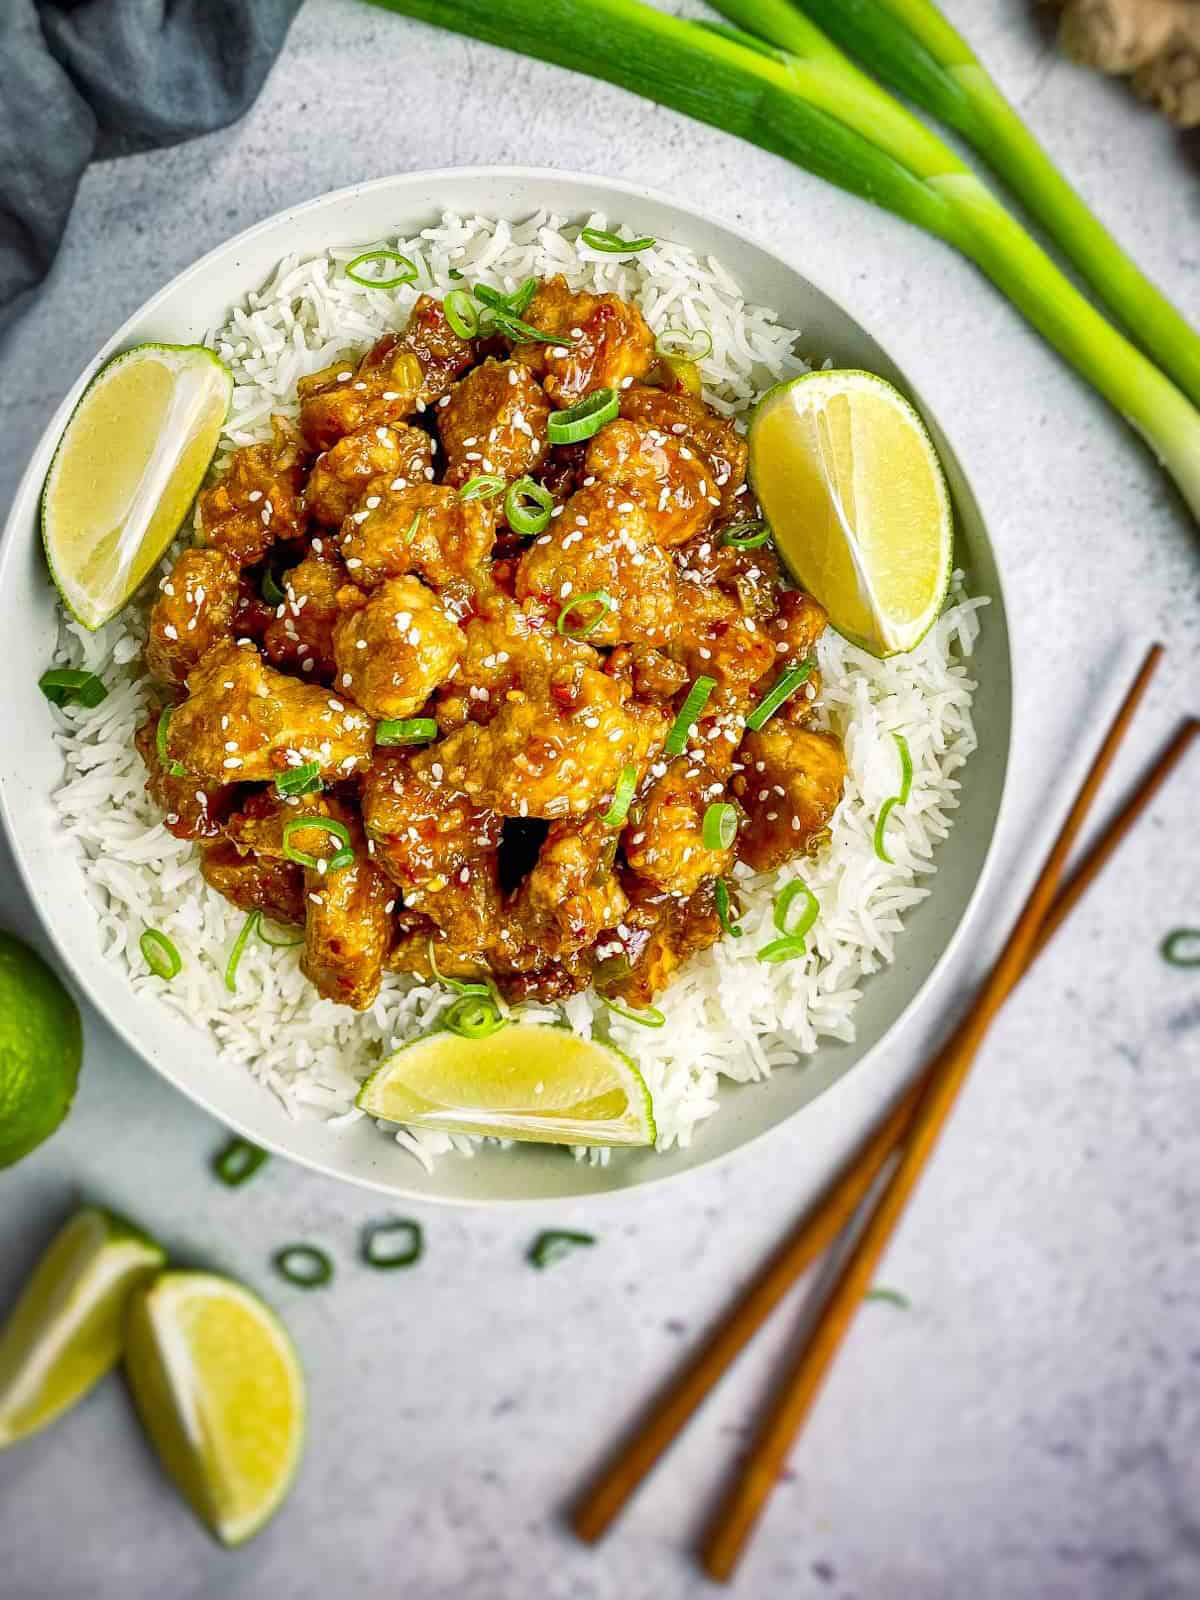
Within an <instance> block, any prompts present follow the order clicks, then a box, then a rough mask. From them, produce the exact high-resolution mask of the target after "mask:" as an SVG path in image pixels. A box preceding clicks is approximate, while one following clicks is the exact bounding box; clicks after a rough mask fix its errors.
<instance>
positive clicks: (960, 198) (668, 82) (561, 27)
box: [382, 0, 1200, 516]
mask: <svg viewBox="0 0 1200 1600" xmlns="http://www.w3.org/2000/svg"><path fill="white" fill-rule="evenodd" d="M382 3H385V4H386V5H387V6H388V7H389V9H391V10H393V11H398V12H401V13H403V14H404V15H406V16H410V17H417V18H420V19H421V20H423V21H425V22H431V23H434V24H438V25H441V26H443V27H449V28H454V29H456V30H457V31H458V32H459V33H464V34H467V35H469V36H471V37H474V38H479V39H483V40H486V41H487V42H489V43H492V44H500V45H504V46H506V47H507V48H509V49H511V50H518V51H522V52H524V53H525V54H527V55H533V56H538V57H540V58H542V59H544V60H549V61H552V62H554V63H555V64H556V65H557V66H560V67H566V68H573V69H574V70H576V71H579V72H585V73H590V74H591V75H592V76H593V77H600V78H606V79H608V80H609V81H611V82H614V83H616V84H618V85H620V86H621V87H623V88H625V89H628V90H631V91H633V92H634V93H637V94H642V95H644V96H646V97H647V98H649V99H651V100H653V101H655V102H657V103H658V104H659V105H664V106H669V107H671V108H672V109H674V110H676V111H682V112H684V113H685V114H687V115H690V116H693V117H697V118H699V119H700V120H701V121H704V122H709V123H714V124H715V125H716V126H718V127H721V128H724V129H725V131H726V132H728V133H733V134H736V135H738V136H740V137H741V138H745V139H749V140H751V141H753V142H755V143H757V144H760V145H762V146H763V147H764V148H766V149H768V150H769V151H771V152H772V153H773V154H775V155H781V156H784V157H785V158H788V159H790V160H793V161H795V162H798V163H799V164H800V165H801V166H804V167H807V168H808V169H809V170H810V171H812V172H814V173H816V174H817V176H818V177H822V178H825V179H827V180H828V181H830V182H833V183H837V184H840V185H841V187H842V188H844V189H849V190H850V191H851V192H853V193H855V194H858V195H860V196H862V197H863V198H865V199H868V200H871V201H872V202H873V203H874V204H876V205H883V206H886V207H888V208H890V209H891V210H892V211H894V212H896V213H897V214H898V215H899V216H902V217H904V218H906V219H907V220H908V221H909V222H913V223H915V224H917V225H919V226H921V227H924V228H925V229H927V230H928V231H929V232H930V233H932V234H934V235H935V236H937V237H938V238H940V239H942V240H944V241H946V242H947V243H948V244H951V245H953V246H955V247H956V248H958V249H959V250H961V251H962V252H963V253H964V254H965V255H967V256H968V257H969V258H970V259H971V260H973V261H974V262H975V263H976V264H977V265H978V266H979V267H980V268H981V269H982V270H983V271H984V272H986V273H987V274H988V275H989V276H990V277H991V278H992V280H993V282H994V283H996V284H997V285H998V286H999V288H1000V289H1001V290H1002V291H1003V292H1004V293H1005V294H1006V295H1007V296H1008V297H1009V299H1010V300H1011V301H1012V302H1013V304H1014V305H1015V306H1016V307H1017V308H1018V309H1020V310H1021V311H1023V312H1024V314H1025V316H1026V317H1027V318H1028V319H1029V320H1030V321H1031V322H1032V323H1033V324H1034V325H1035V326H1036V327H1037V328H1038V330H1039V331H1040V332H1041V333H1042V334H1043V336H1044V337H1045V338H1047V339H1048V340H1049V341H1050V342H1051V343H1052V344H1053V345H1054V346H1055V347H1056V348H1057V349H1058V350H1059V351H1060V352H1061V353H1062V354H1063V355H1064V356H1065V357H1066V359H1068V360H1069V361H1071V362H1073V363H1074V365H1075V366H1076V367H1077V369H1078V370H1079V371H1080V372H1081V373H1082V374H1083V375H1084V377H1086V378H1087V379H1088V380H1089V381H1090V382H1091V383H1093V384H1094V385H1095V386H1096V388H1097V389H1098V390H1099V391H1100V393H1101V394H1103V395H1104V396H1105V397H1106V399H1108V400H1109V401H1110V402H1111V403H1112V405H1113V406H1114V407H1116V409H1117V410H1118V411H1119V412H1121V413H1122V414H1123V415H1124V416H1125V417H1127V418H1128V420H1129V421H1130V422H1131V423H1132V424H1133V425H1134V426H1135V427H1136V428H1137V429H1138V430H1139V431H1140V432H1141V434H1142V435H1143V437H1144V438H1145V439H1146V441H1147V442H1148V444H1149V446H1150V448H1151V450H1153V451H1154V452H1155V454H1156V455H1157V456H1158V458H1159V459H1160V460H1161V461H1162V462H1163V463H1164V464H1165V465H1166V467H1167V470H1168V471H1170V472H1171V473H1172V475H1173V476H1174V477H1175V479H1176V481H1177V482H1178V484H1179V486H1180V489H1181V491H1182V493H1183V495H1184V497H1185V499H1186V500H1187V502H1188V504H1189V506H1190V507H1191V509H1192V512H1193V514H1194V515H1196V516H1200V413H1198V412H1197V410H1196V409H1195V407H1194V406H1193V405H1190V404H1189V403H1188V402H1187V401H1186V399H1185V398H1184V396H1183V395H1182V394H1181V393H1180V392H1179V390H1177V389H1176V388H1174V387H1173V386H1172V384H1171V383H1170V382H1168V380H1167V379H1166V378H1165V377H1163V375H1162V374H1161V373H1160V372H1159V371H1158V370H1157V369H1156V368H1155V367H1154V366H1153V364H1152V363H1151V362H1150V361H1148V360H1146V358H1145V357H1144V356H1142V355H1141V353H1140V352H1139V351H1138V350H1136V349H1135V347H1134V346H1133V345H1132V344H1130V343H1129V341H1128V340H1127V339H1124V338H1122V337H1121V335H1120V334H1118V333H1117V332H1116V330H1115V329H1114V328H1113V327H1112V326H1111V325H1110V324H1109V323H1108V322H1106V321H1105V319H1104V317H1103V316H1102V315H1101V314H1100V313H1099V312H1098V311H1097V310H1096V309H1095V308H1094V306H1092V305H1091V304H1090V302H1089V301H1088V300H1087V299H1086V298H1085V297H1084V295H1083V294H1082V293H1081V292H1080V291H1079V290H1078V289H1076V288H1075V286H1074V285H1073V284H1072V283H1071V282H1070V281H1069V280H1068V279H1067V277H1066V276H1065V275H1064V274H1063V272H1061V271H1060V270H1059V269H1058V268H1057V267H1056V266H1055V264H1054V263H1053V262H1052V261H1051V260H1050V258H1049V257H1048V256H1047V255H1046V253H1045V252H1044V251H1043V250H1041V249H1040V248H1039V247H1038V246H1037V245H1036V244H1035V243H1034V241H1033V239H1032V238H1031V237H1030V235H1029V234H1028V233H1027V232H1026V231H1025V229H1024V228H1022V227H1021V226H1020V225H1019V224H1018V223H1017V221H1016V220H1015V218H1014V217H1013V216H1012V215H1011V214H1010V213H1009V212H1008V211H1006V210H1005V208H1004V207H1003V206H1002V205H1001V204H1000V203H999V201H998V200H997V199H996V197H995V195H994V194H992V193H991V192H990V191H989V190H988V189H987V188H986V186H985V185H984V184H983V183H982V182H981V181H980V180H979V178H978V177H977V176H976V175H975V173H974V172H973V171H972V170H971V168H970V167H969V166H968V165H967V163H966V162H965V161H964V160H963V159H962V158H961V157H960V156H959V155H958V154H957V153H956V152H955V151H954V150H952V149H951V148H950V147H949V146H948V145H947V144H946V142H945V141H944V140H942V139H939V138H938V137H937V135H936V134H934V133H933V132H932V131H931V130H930V129H929V128H927V127H926V126H925V125H924V124H923V123H922V122H921V121H920V119H919V118H918V117H916V116H915V115H913V113H912V112H910V111H909V110H908V109H907V108H906V107H904V106H902V105H901V104H900V102H899V101H898V100H896V99H894V98H893V97H892V96H891V95H889V94H888V93H886V91H884V90H882V89H881V88H879V87H878V86H877V84H875V83H874V82H873V81H872V80H871V79H870V78H869V77H867V76H866V75H865V74H864V73H863V72H861V71H860V70H859V69H858V68H856V67H854V66H853V65H852V64H851V63H850V62H849V61H848V60H847V59H846V57H845V56H844V55H843V54H842V53H841V51H839V50H838V49H837V48H836V47H835V46H834V45H833V44H832V43H831V42H830V40H829V39H828V38H826V37H825V35H824V34H822V33H821V32H820V30H819V29H818V28H816V27H814V26H813V24H812V23H810V22H809V21H807V19H806V18H804V17H803V16H802V15H801V13H800V11H799V10H798V9H797V7H796V6H795V5H793V4H790V3H789V0H719V8H720V10H721V11H722V12H724V13H725V14H727V15H729V16H730V17H732V18H733V19H734V20H735V21H743V22H744V23H745V24H746V25H747V27H749V28H750V29H752V30H754V31H755V32H756V33H761V34H766V35H768V36H769V37H770V39H771V42H772V44H774V45H776V46H783V50H782V51H772V50H771V49H770V48H769V47H768V48H766V49H764V48H763V47H761V46H757V45H756V46H754V47H752V48H747V47H746V44H745V42H744V41H743V40H742V38H741V37H740V36H739V35H738V34H737V33H736V32H735V33H733V34H730V33H728V32H722V33H718V32H714V31H713V30H712V29H709V28H705V27H703V26H700V25H698V24H697V23H696V22H695V21H693V20H692V19H690V18H685V17H676V16H672V15H670V14H668V13H667V12H664V11H662V10H660V9H658V8H657V7H650V6H646V5H644V4H640V3H637V0H573V3H572V4H570V5H566V4H561V5H553V6H546V5H543V4H539V3H537V0H487V3H484V0H382ZM805 3H806V4H811V3H814V0H805ZM887 3H888V5H889V7H890V8H891V9H892V10H893V11H898V10H899V8H900V6H901V4H903V6H904V8H905V10H904V15H905V18H906V20H907V21H908V23H909V26H910V28H911V29H912V31H913V32H917V33H918V34H919V35H920V34H921V33H922V31H924V32H927V33H928V34H929V36H930V38H931V39H932V40H933V41H934V46H933V47H932V48H928V49H927V50H926V51H925V52H924V53H925V54H927V55H932V57H933V59H934V62H935V63H942V62H944V63H945V64H946V65H945V67H944V68H940V69H939V70H940V73H941V82H942V84H943V85H944V89H945V96H946V98H947V99H948V98H949V95H950V92H951V91H952V90H953V91H955V92H958V89H959V88H960V87H961V86H960V82H959V80H960V77H961V78H962V79H963V80H964V81H965V82H967V83H969V84H971V85H973V88H974V90H975V91H977V92H978V91H979V86H980V82H981V80H982V81H984V82H986V80H985V79H983V74H982V72H981V69H980V68H979V66H978V64H977V63H975V61H974V58H973V56H972V55H971V54H970V52H969V50H968V49H967V47H966V46H965V45H964V44H963V42H962V41H961V40H960V39H958V36H957V35H956V34H954V32H953V30H951V29H950V28H949V26H948V24H946V23H945V22H944V20H943V19H942V18H941V16H940V13H938V12H937V11H936V10H934V9H933V8H932V7H930V6H928V5H927V4H920V5H919V6H918V0H887ZM823 5H824V11H823V13H822V14H823V15H828V16H829V18H830V26H831V27H833V26H834V25H835V21H837V19H839V18H840V19H841V20H840V22H839V25H840V26H844V27H846V28H851V27H853V28H854V29H855V30H856V38H858V37H861V38H862V39H868V40H869V39H871V38H872V37H873V36H874V35H875V32H876V30H877V28H878V27H879V24H878V22H877V19H876V15H875V13H876V12H878V11H879V9H880V7H879V5H878V4H877V5H875V6H874V7H872V8H871V9H870V10H867V9H866V8H865V5H864V4H862V3H859V0H856V3H855V4H853V5H850V4H848V3H847V0H823ZM922 16H924V17H925V18H927V19H928V21H927V26H926V28H925V29H924V30H922V29H921V27H920V25H919V24H920V20H921V17H922ZM935 22H936V24H937V25H938V26H937V27H936V28H935ZM855 47H856V48H858V44H857V43H856V45H855ZM888 48H889V49H891V48H892V46H891V45H890V44H889V46H888ZM961 62H965V65H962V66H959V65H958V63H961ZM884 65H886V63H884ZM881 70H882V68H881ZM932 77H933V74H932V73H930V74H929V78H932ZM927 81H928V79H927ZM915 92H916V91H914V93H915ZM917 98H920V95H918V96H917ZM960 103H961V104H962V105H963V106H965V107H967V108H970V107H971V105H972V97H971V95H970V93H968V92H966V91H964V92H963V93H962V97H961V101H960ZM1005 109H1006V110H1007V111H1008V113H1009V115H1010V116H1012V115H1013V113H1012V112H1011V108H1005ZM987 136H988V137H992V131H991V128H990V127H989V128H988V133H987ZM1010 147H1011V146H1010ZM992 148H993V149H999V148H1000V142H999V141H998V140H997V141H995V142H994V143H993V145H992ZM1049 171H1050V172H1052V171H1053V169H1052V168H1051V169H1049ZM1018 175H1019V176H1024V172H1023V171H1022V172H1021V173H1020V174H1018ZM1049 182H1050V180H1049V177H1048V176H1047V174H1046V173H1043V175H1042V177H1041V179H1036V178H1035V179H1033V180H1032V181H1030V182H1026V183H1025V185H1024V187H1025V188H1026V189H1027V190H1028V191H1030V193H1031V198H1037V196H1038V195H1039V193H1040V194H1043V195H1047V196H1048V195H1050V194H1051V192H1052V191H1051V189H1050V188H1049ZM1064 188H1065V185H1064ZM1068 192H1069V191H1068ZM1075 205H1076V206H1078V202H1075ZM1046 214H1048V215H1049V216H1051V217H1052V218H1055V217H1056V218H1057V219H1058V220H1059V222H1060V224H1061V225H1062V226H1063V228H1064V234H1065V236H1066V237H1070V238H1074V239H1080V238H1082V237H1084V232H1083V230H1082V229H1081V227H1080V220H1081V217H1086V218H1089V219H1090V213H1087V212H1086V210H1082V208H1081V209H1080V210H1078V211H1077V210H1075V209H1074V208H1071V209H1068V206H1067V203H1066V200H1065V199H1064V197H1063V195H1062V194H1061V193H1060V192H1059V193H1055V194H1054V197H1053V198H1052V199H1049V200H1048V201H1047V206H1046ZM1097 226H1098V225H1097V224H1096V223H1095V220H1094V219H1090V230H1091V231H1090V233H1089V234H1088V237H1089V239H1090V241H1091V242H1089V244H1088V245H1087V246H1086V248H1085V251H1082V252H1081V259H1083V260H1084V262H1085V265H1086V266H1087V268H1088V270H1089V271H1091V272H1092V273H1093V274H1094V275H1095V276H1096V279H1097V281H1098V282H1103V283H1104V284H1105V286H1106V292H1109V293H1111V294H1113V297H1114V303H1118V304H1120V306H1121V310H1122V314H1123V317H1124V320H1125V321H1126V323H1127V324H1128V325H1129V326H1130V327H1134V328H1138V329H1139V330H1140V329H1147V330H1149V329H1151V328H1153V338H1154V348H1155V350H1156V352H1157V353H1158V354H1159V358H1160V359H1161V360H1163V361H1164V362H1169V361H1171V360H1174V362H1175V365H1176V369H1177V370H1179V371H1180V374H1181V381H1182V380H1183V377H1184V372H1183V365H1184V363H1186V367H1187V373H1188V374H1189V375H1190V378H1191V380H1192V381H1190V382H1189V388H1190V389H1191V392H1192V393H1193V394H1195V395H1197V396H1198V397H1200V339H1197V337H1196V334H1195V333H1194V331H1193V330H1191V329H1189V327H1188V326H1187V323H1186V322H1185V321H1184V319H1183V318H1182V317H1180V316H1179V315H1178V313H1176V312H1174V311H1173V310H1172V308H1171V307H1170V306H1169V305H1168V304H1167V302H1166V301H1164V300H1163V298H1162V297H1161V296H1160V295H1159V294H1158V293H1157V291H1155V290H1154V289H1153V288H1152V286H1150V285H1149V284H1148V283H1147V282H1146V280H1145V279H1144V278H1143V277H1142V275H1141V274H1140V273H1137V271H1136V269H1135V268H1133V267H1132V265H1131V263H1130V262H1129V260H1128V258H1127V257H1125V256H1124V255H1123V254H1122V253H1121V252H1120V251H1119V250H1118V249H1117V247H1116V246H1115V245H1114V243H1113V242H1112V240H1111V239H1109V238H1108V236H1107V235H1103V237H1102V238H1101V239H1100V240H1099V241H1097V240H1096V235H1095V232H1094V230H1095V228H1096V227H1097ZM1118 285H1123V287H1122V289H1121V297H1120V299H1118V297H1117V294H1116V292H1115V291H1116V286H1118ZM1145 337H1147V339H1149V338H1150V337H1151V334H1150V333H1149V331H1148V332H1147V333H1146V335H1145Z"/></svg>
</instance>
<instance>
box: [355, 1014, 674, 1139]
mask: <svg viewBox="0 0 1200 1600" xmlns="http://www.w3.org/2000/svg"><path fill="white" fill-rule="evenodd" d="M358 1104H359V1106H361V1108H362V1109H363V1110H364V1111H367V1112H369V1113H370V1114H371V1116H373V1117H384V1118H386V1120H387V1121H389V1122H404V1123H408V1124H409V1125H410V1126H412V1127H419V1128H437V1129H440V1130H441V1131H442V1132H443V1133H475V1134H483V1135H486V1136H488V1137H491V1138H498V1139H530V1140H533V1141H535V1142H537V1143H542V1144H609V1145H617V1144H628V1145H634V1144H653V1143H654V1139H655V1131H656V1130H655V1127H654V1108H653V1105H652V1104H651V1101H650V1091H649V1090H648V1089H647V1088H646V1083H645V1080H644V1079H643V1077H642V1075H641V1073H640V1072H639V1071H638V1069H637V1068H636V1067H635V1066H634V1064H633V1062H632V1061H631V1060H630V1059H629V1057H628V1056H627V1055H624V1054H623V1053H622V1052H621V1051H620V1050H615V1049H613V1047H612V1046H611V1045H606V1044H601V1043H600V1042H599V1041H598V1040H596V1039H581V1038H579V1036H578V1035H577V1034H574V1033H568V1032H567V1031H566V1030H565V1029H564V1028H552V1027H547V1026H544V1025H541V1024H536V1023H517V1024H513V1025H512V1026H510V1027H507V1028H501V1029H499V1030H498V1031H497V1032H496V1033H492V1034H489V1035H488V1036H487V1037H486V1038H483V1039H463V1038H461V1037H460V1036H459V1035H458V1034H456V1033H434V1034H430V1035H429V1036H428V1037H427V1038H424V1039H418V1040H416V1041H415V1043H413V1044H407V1045H404V1046H402V1048H401V1049H399V1050H397V1051H396V1052H395V1054H393V1055H390V1056H389V1057H388V1058H387V1060H386V1061H385V1062H383V1064H382V1065H381V1066H380V1067H378V1068H377V1070H376V1071H375V1072H374V1073H372V1075H371V1076H370V1077H369V1078H368V1079H367V1081H366V1083H364V1084H363V1086H362V1088H361V1090H360V1091H359V1095H358Z"/></svg>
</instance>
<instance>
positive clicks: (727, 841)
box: [700, 800, 738, 850]
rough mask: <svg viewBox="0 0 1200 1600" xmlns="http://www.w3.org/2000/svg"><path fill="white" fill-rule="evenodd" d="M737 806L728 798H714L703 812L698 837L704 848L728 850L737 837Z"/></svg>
mask: <svg viewBox="0 0 1200 1600" xmlns="http://www.w3.org/2000/svg"><path fill="white" fill-rule="evenodd" d="M737 826H738V825H737V808H736V806H733V805H731V804H730V802H729V801H728V800H714V801H713V803H712V805H710V806H709V807H708V809H707V810H706V811H705V813H704V821H703V822H702V823H701V825H700V837H701V839H702V840H703V842H704V848H705V849H706V850H728V849H729V847H730V845H731V844H732V843H733V841H734V840H735V839H736V838H737Z"/></svg>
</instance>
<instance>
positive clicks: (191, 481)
mask: <svg viewBox="0 0 1200 1600" xmlns="http://www.w3.org/2000/svg"><path fill="white" fill-rule="evenodd" d="M232 393H233V379H232V377H231V376H230V374H229V370H228V368H227V367H226V366H225V365H224V363H223V362H221V361H219V360H218V359H217V357H216V356H215V355H214V354H213V352H212V351H211V350H205V349H204V348H203V346H201V345H195V344H140V345H137V346H136V347H135V348H134V349H132V350H127V351H126V352H125V353H124V354H123V355H119V356H114V357H113V359H112V360H111V361H110V362H109V363H108V365H107V366H106V367H103V368H102V369H101V370H100V372H99V373H97V375H96V377H95V378H94V379H93V380H92V382H91V384H90V385H89V387H88V389H87V391H86V392H85V394H84V396H83V399H82V400H81V401H80V402H79V404H78V405H77V406H76V408H75V412H74V414H73V416H72V417H71V420H70V422H68V423H67V426H66V430H65V432H64V433H63V436H62V438H61V439H60V440H59V444H58V449H57V450H56V451H55V454H54V460H53V461H52V462H51V463H50V471H49V473H48V474H47V475H46V486H45V488H44V489H43V490H42V543H43V544H44V546H45V548H46V560H47V562H48V563H49V566H50V576H51V577H52V578H53V579H54V582H55V584H56V585H57V586H58V592H59V594H60V595H62V598H63V604H64V605H65V606H66V608H67V610H68V611H69V612H70V613H71V615H72V616H73V617H75V618H76V620H77V621H79V622H82V623H83V625H84V627H85V628H98V627H100V626H101V624H102V623H105V622H107V621H108V620H109V618H110V617H114V616H115V615H116V614H117V612H118V611H120V609H121V607H122V606H123V605H125V604H126V602H127V601H128V600H129V599H130V597H131V596H132V595H133V594H134V592H135V591H136V590H137V588H138V587H139V585H140V584H141V583H142V582H143V580H144V579H145V578H146V576H147V574H148V573H149V572H150V571H151V569H152V568H153V567H154V565H155V563H156V562H157V561H158V560H159V558H160V557H161V556H162V553H163V551H164V550H165V549H166V548H167V546H168V545H169V544H170V542H171V540H172V539H173V538H174V537H175V535H176V533H177V532H178V530H179V526H180V524H181V523H182V522H183V519H184V517H185V516H186V515H187V511H188V507H189V506H190V505H191V503H192V501H193V500H194V499H195V497H196V491H197V489H199V487H200V484H201V483H202V481H203V479H204V474H205V472H206V471H207V469H208V464H209V462H210V461H211V460H212V457H213V451H214V450H215V449H216V447H217V440H218V439H219V438H220V434H221V427H222V425H223V423H224V421H225V417H226V414H227V413H228V410H229V398H230V396H231V395H232Z"/></svg>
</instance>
